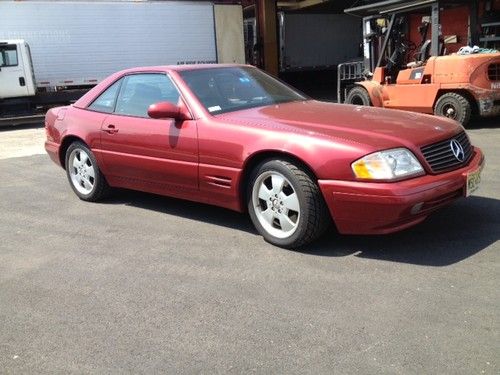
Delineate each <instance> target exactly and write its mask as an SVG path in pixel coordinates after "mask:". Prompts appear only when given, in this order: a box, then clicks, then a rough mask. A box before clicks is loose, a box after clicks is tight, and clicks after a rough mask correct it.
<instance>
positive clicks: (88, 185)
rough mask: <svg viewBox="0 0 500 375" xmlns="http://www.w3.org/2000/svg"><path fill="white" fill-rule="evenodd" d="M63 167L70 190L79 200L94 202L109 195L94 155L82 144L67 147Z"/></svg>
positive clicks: (76, 143)
mask: <svg viewBox="0 0 500 375" xmlns="http://www.w3.org/2000/svg"><path fill="white" fill-rule="evenodd" d="M65 165H66V174H67V176H68V181H69V183H70V185H71V188H72V189H73V191H74V192H75V194H76V195H77V196H78V197H79V198H80V199H82V200H84V201H89V202H95V201H98V200H100V199H102V198H104V197H105V196H106V195H107V194H108V193H109V190H110V188H109V185H108V183H107V182H106V180H105V178H104V176H103V174H102V173H101V171H100V169H99V167H98V166H97V161H96V159H95V156H94V154H93V153H92V151H90V149H89V148H88V147H87V146H86V145H85V144H83V143H82V142H74V143H72V144H71V145H70V146H69V147H68V149H67V151H66V164H65Z"/></svg>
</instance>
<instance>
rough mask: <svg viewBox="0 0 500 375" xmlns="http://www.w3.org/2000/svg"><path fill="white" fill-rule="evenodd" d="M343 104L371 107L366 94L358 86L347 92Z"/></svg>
mask: <svg viewBox="0 0 500 375" xmlns="http://www.w3.org/2000/svg"><path fill="white" fill-rule="evenodd" d="M345 103H346V104H354V105H366V106H371V105H372V103H371V100H370V96H369V95H368V92H367V91H366V90H365V89H364V88H363V87H360V86H355V87H353V88H352V89H351V90H349V93H348V94H347V97H346V98H345Z"/></svg>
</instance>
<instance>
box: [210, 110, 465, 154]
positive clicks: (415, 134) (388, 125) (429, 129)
mask: <svg viewBox="0 0 500 375" xmlns="http://www.w3.org/2000/svg"><path fill="white" fill-rule="evenodd" d="M217 118H219V119H224V120H226V121H230V122H236V123H245V124H247V125H249V126H260V127H266V128H270V129H275V130H276V131H281V132H287V131H288V132H290V133H294V134H297V133H303V134H307V135H313V134H316V135H319V136H326V137H328V138H333V139H338V140H342V141H344V142H345V141H351V142H356V143H362V144H366V145H369V146H372V147H374V148H377V149H383V148H390V147H398V146H401V145H405V146H407V147H410V148H414V147H421V146H423V145H427V144H431V143H434V142H437V141H439V140H442V139H446V138H450V137H452V136H454V135H455V134H457V133H459V132H461V131H462V127H461V126H460V125H459V124H458V123H456V122H455V121H452V120H449V119H446V118H443V117H436V116H430V115H423V114H418V113H414V112H406V111H397V110H389V109H381V108H374V107H365V106H355V105H347V104H335V103H325V102H319V101H315V100H308V101H301V102H291V103H285V104H278V105H271V106H265V107H258V108H251V109H245V110H241V111H236V112H229V113H225V114H222V115H219V116H217Z"/></svg>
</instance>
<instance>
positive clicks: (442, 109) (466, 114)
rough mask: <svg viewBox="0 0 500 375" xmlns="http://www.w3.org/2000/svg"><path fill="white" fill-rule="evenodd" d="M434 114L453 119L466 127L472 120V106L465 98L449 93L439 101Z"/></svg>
mask: <svg viewBox="0 0 500 375" xmlns="http://www.w3.org/2000/svg"><path fill="white" fill-rule="evenodd" d="M434 114H436V115H438V116H444V117H448V118H451V119H453V120H456V121H458V122H459V123H461V124H462V125H463V126H465V125H467V123H468V122H469V120H470V116H471V114H472V105H471V103H470V101H469V100H468V99H467V98H465V97H464V96H462V95H460V94H458V93H456V92H448V93H446V94H443V95H441V96H440V97H439V99H438V100H437V102H436V105H435V107H434Z"/></svg>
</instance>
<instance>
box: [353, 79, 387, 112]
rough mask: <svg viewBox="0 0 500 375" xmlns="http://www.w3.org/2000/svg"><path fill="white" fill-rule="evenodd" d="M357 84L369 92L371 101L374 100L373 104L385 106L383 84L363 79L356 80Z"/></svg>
mask: <svg viewBox="0 0 500 375" xmlns="http://www.w3.org/2000/svg"><path fill="white" fill-rule="evenodd" d="M355 84H356V85H357V86H361V87H363V88H364V89H365V90H366V91H367V92H368V95H369V96H370V101H371V102H372V105H373V106H374V107H383V106H384V100H383V92H382V90H383V86H382V85H381V84H380V83H378V82H376V81H373V80H371V81H361V82H355Z"/></svg>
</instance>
